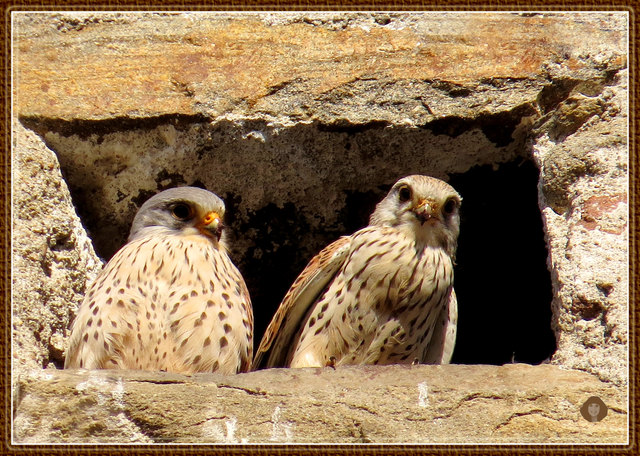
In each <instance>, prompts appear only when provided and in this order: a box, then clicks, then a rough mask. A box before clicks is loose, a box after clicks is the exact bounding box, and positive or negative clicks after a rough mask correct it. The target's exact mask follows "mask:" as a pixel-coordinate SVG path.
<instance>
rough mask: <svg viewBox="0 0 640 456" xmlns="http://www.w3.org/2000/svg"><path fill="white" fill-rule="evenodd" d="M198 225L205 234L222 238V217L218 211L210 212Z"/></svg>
mask: <svg viewBox="0 0 640 456" xmlns="http://www.w3.org/2000/svg"><path fill="white" fill-rule="evenodd" d="M196 227H197V228H198V229H199V230H200V232H201V233H202V234H204V235H205V236H210V237H214V238H215V239H216V240H220V236H221V235H222V218H221V217H220V215H219V214H218V213H217V212H213V211H212V212H209V213H208V214H206V215H205V216H204V217H203V218H202V220H200V222H199V223H198V224H197V225H196Z"/></svg>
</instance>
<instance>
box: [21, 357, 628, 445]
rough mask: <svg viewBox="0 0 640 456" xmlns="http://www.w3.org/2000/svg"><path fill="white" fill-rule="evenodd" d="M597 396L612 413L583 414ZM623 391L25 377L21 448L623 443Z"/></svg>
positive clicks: (432, 374)
mask: <svg viewBox="0 0 640 456" xmlns="http://www.w3.org/2000/svg"><path fill="white" fill-rule="evenodd" d="M590 396H599V397H600V398H601V399H602V400H603V401H604V403H605V404H606V405H607V406H608V408H609V411H608V415H607V416H606V418H604V420H602V421H601V422H599V423H590V422H588V421H586V420H585V419H584V418H583V417H582V416H581V414H580V407H581V406H582V404H583V403H584V402H585V401H586V400H587V399H588V398H589V397H590ZM627 429H628V415H627V396H626V390H625V389H622V388H618V387H615V386H614V385H612V384H610V383H604V382H601V381H600V380H598V379H597V378H596V377H595V376H593V375H591V374H587V373H584V372H579V371H570V370H563V369H561V368H558V367H556V366H551V365H539V366H530V365H525V364H510V365H504V366H484V365H473V366H465V365H445V366H427V365H420V366H358V367H355V366H354V367H343V368H338V369H335V370H334V369H331V368H325V369H295V370H294V369H269V370H262V371H257V372H251V373H248V374H239V375H235V376H227V377H225V376H221V375H217V374H206V375H205V374H198V375H194V376H183V375H175V374H168V373H150V372H137V371H93V372H88V371H60V370H40V371H30V372H29V373H27V374H24V375H22V376H20V378H19V380H18V387H17V390H16V391H15V392H14V423H13V432H14V435H13V439H14V443H16V444H27V443H165V444H166V443H249V444H251V443H272V444H274V443H275V444H277V443H395V442H397V443H439V444H442V443H618V444H622V443H625V442H626V440H627V438H628V434H627Z"/></svg>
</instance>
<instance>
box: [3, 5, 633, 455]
mask: <svg viewBox="0 0 640 456" xmlns="http://www.w3.org/2000/svg"><path fill="white" fill-rule="evenodd" d="M209 3H210V4H206V3H204V2H199V1H189V0H182V1H175V2H172V3H171V4H168V5H162V4H158V3H154V2H151V1H148V0H138V1H136V0H115V1H113V0H111V1H109V0H107V1H103V2H86V1H85V2H80V1H75V0H72V1H69V2H64V3H63V2H62V1H61V0H53V1H52V2H46V1H45V0H40V1H36V0H22V1H2V6H3V10H4V13H5V17H4V21H3V22H2V26H1V27H2V29H1V30H2V38H3V40H4V46H5V47H4V52H3V53H0V58H1V59H2V65H0V71H2V75H3V77H4V80H3V84H2V89H1V90H2V92H1V94H2V101H3V102H4V112H5V115H4V117H3V118H2V124H3V125H2V126H3V128H2V130H1V132H0V134H1V135H2V140H3V142H2V144H3V145H4V150H2V153H0V177H1V179H2V182H1V185H0V211H1V213H2V217H1V218H0V233H1V236H0V247H2V248H0V268H1V269H0V271H1V280H0V296H1V297H2V305H3V307H2V312H0V327H2V328H3V329H4V331H3V332H2V334H1V336H0V337H1V340H0V367H1V368H2V375H1V376H0V386H1V387H0V397H1V399H2V419H1V420H0V426H1V427H2V429H1V434H0V436H2V440H3V444H2V445H0V454H28V455H36V454H51V455H76V454H77V455H89V454H125V455H151V454H158V453H161V454H178V455H187V454H189V455H191V454H194V455H200V454H238V455H249V454H264V455H267V454H275V455H296V454H314V455H325V454H364V455H368V454H371V455H379V454H385V455H386V454H390V455H397V456H404V455H410V454H411V455H414V454H429V455H431V454H443V453H444V454H462V455H493V454H499V455H504V454H506V455H510V454H517V455H534V454H543V455H550V454H562V455H567V456H568V455H578V454H580V455H591V454H597V455H624V454H629V455H633V454H640V448H639V447H638V429H639V426H638V413H637V412H636V407H637V402H636V390H637V386H638V377H639V376H638V356H639V353H638V346H637V344H636V339H637V328H638V320H639V315H640V312H638V309H637V308H636V296H637V295H638V293H637V291H638V286H639V284H640V280H639V278H638V270H637V266H638V251H637V246H638V240H639V236H638V230H637V221H638V215H639V212H640V211H639V209H638V206H637V204H636V203H637V195H638V193H640V181H639V180H638V175H637V167H638V164H637V162H638V159H639V157H638V153H637V150H636V139H635V136H636V134H637V131H636V118H637V113H638V107H637V105H636V103H635V101H636V100H637V99H638V94H639V89H638V87H639V84H638V82H637V81H636V78H637V77H638V50H637V47H636V42H637V39H638V30H637V25H636V18H637V17H636V14H637V13H636V10H638V8H639V7H640V1H639V0H629V1H621V0H611V1H605V0H595V1H594V0H592V1H589V2H585V1H573V0H560V1H557V2H556V3H552V4H549V3H547V2H544V1H540V0H535V1H530V2H521V1H514V2H508V1H485V2H483V1H477V0H468V1H460V0H454V1H451V2H444V1H413V0H407V1H402V0H400V1H384V2H382V1H362V0H348V1H347V2H340V3H339V2H329V1H318V0H307V1H303V2H296V1H287V0H276V1H271V2H267V1H259V0H236V1H228V2H218V1H213V2H209ZM38 10H41V11H49V10H51V11H75V10H93V11H105V12H106V11H114V10H122V11H144V10H166V11H179V10H198V11H273V10H282V11H341V10H342V11H345V10H349V11H356V10H357V11H372V10H378V11H379V10H388V11H524V12H526V11H550V12H551V11H576V12H577V11H628V12H629V20H630V23H629V58H628V67H629V70H630V71H629V207H630V208H629V261H630V264H629V267H630V271H629V286H630V289H629V306H630V312H629V342H628V343H629V397H628V403H629V418H628V422H629V445H606V444H605V445H553V444H550V445H546V444H545V445H532V444H526V445H512V444H500V445H402V444H398V445H376V444H363V445H348V444H347V445H344V444H340V445H330V444H328V445H305V444H302V445H298V444H295V445H268V444H267V445H263V444H260V445H257V446H253V445H241V444H240V445H206V444H205V445H201V444H198V445H180V446H172V445H84V444H82V445H19V446H13V445H12V444H11V418H12V417H11V410H12V408H11V356H12V351H11V143H12V139H11V122H12V120H11V95H12V87H11V53H10V52H11V42H10V41H11V12H12V11H38Z"/></svg>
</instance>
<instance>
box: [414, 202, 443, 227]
mask: <svg viewBox="0 0 640 456" xmlns="http://www.w3.org/2000/svg"><path fill="white" fill-rule="evenodd" d="M413 212H414V213H415V214H416V217H418V220H420V221H421V222H422V223H424V222H427V221H428V220H430V219H431V218H433V217H434V216H435V215H437V213H438V203H436V202H435V201H433V200H429V199H423V200H420V201H419V202H418V205H417V206H416V207H414V208H413Z"/></svg>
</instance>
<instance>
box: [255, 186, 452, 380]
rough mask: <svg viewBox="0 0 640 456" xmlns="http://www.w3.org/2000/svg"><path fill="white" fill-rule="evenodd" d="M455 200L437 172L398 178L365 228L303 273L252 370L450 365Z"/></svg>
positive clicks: (337, 244)
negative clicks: (381, 365)
mask: <svg viewBox="0 0 640 456" xmlns="http://www.w3.org/2000/svg"><path fill="white" fill-rule="evenodd" d="M461 201H462V198H461V197H460V195H459V194H458V193H457V192H456V191H455V189H453V187H451V186H450V185H449V184H447V183H445V182H443V181H441V180H439V179H436V178H433V177H427V176H422V175H412V176H407V177H404V178H402V179H400V180H398V181H397V182H396V183H395V184H394V185H393V187H392V188H391V190H390V191H389V193H388V194H387V196H386V197H385V198H384V199H383V200H382V201H380V203H378V205H377V206H376V209H375V211H374V212H373V214H372V215H371V217H370V220H369V226H367V227H365V228H363V229H361V230H359V231H357V232H356V233H354V234H353V235H351V236H345V237H342V238H340V239H338V240H337V241H335V242H333V243H332V244H330V245H329V246H328V247H326V248H325V249H324V250H322V251H321V252H320V253H319V254H318V255H317V256H316V257H314V258H313V259H312V260H311V261H310V263H309V264H308V265H307V267H306V268H305V269H304V270H303V271H302V273H301V274H300V276H299V277H298V278H297V279H296V281H295V282H294V283H293V285H292V286H291V288H290V289H289V291H288V292H287V294H286V296H285V298H284V300H283V302H282V304H281V305H280V307H279V308H278V310H277V312H276V314H275V316H274V317H273V319H272V321H271V323H270V324H269V326H268V328H267V330H266V332H265V335H264V337H263V339H262V341H261V343H260V346H259V348H258V350H257V352H256V357H255V359H254V368H258V367H322V366H336V365H347V364H396V363H407V364H408V363H415V362H419V363H429V364H444V363H448V362H449V361H450V360H451V355H452V353H453V348H454V345H455V338H456V330H457V302H456V296H455V292H454V290H453V265H454V259H455V252H456V247H457V239H458V234H459V224H460V217H459V208H460V203H461Z"/></svg>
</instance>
